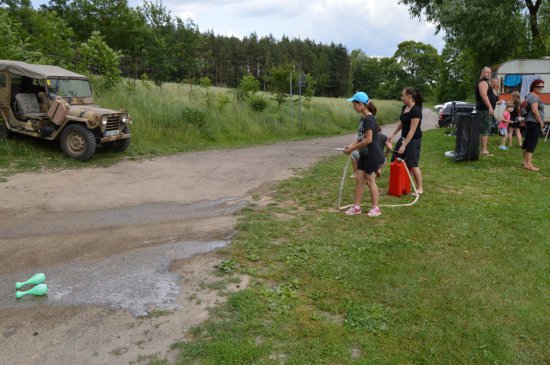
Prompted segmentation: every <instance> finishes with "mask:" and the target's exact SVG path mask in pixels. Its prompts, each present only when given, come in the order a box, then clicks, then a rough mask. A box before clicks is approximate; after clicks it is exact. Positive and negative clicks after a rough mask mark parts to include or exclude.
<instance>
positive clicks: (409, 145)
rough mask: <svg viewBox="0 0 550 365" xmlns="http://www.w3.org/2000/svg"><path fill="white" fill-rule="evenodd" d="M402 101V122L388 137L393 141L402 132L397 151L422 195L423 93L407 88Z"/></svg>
mask: <svg viewBox="0 0 550 365" xmlns="http://www.w3.org/2000/svg"><path fill="white" fill-rule="evenodd" d="M401 100H402V101H403V104H404V105H403V108H402V109H401V115H400V116H399V120H400V121H401V122H400V123H397V127H395V130H394V131H393V133H392V134H390V135H389V136H388V141H391V140H393V137H394V136H395V134H396V133H397V132H399V131H400V130H401V138H400V139H399V141H398V142H397V143H396V145H395V149H396V150H397V153H398V154H399V155H403V156H404V157H405V158H404V160H405V162H406V164H407V167H408V168H409V169H410V170H411V171H412V174H413V177H414V181H415V182H416V192H417V193H418V194H422V193H423V192H424V188H423V186H422V172H421V171H420V168H419V167H418V162H419V161H420V149H421V147H422V130H421V129H420V125H421V124H422V93H421V92H420V90H414V89H413V88H411V87H407V88H405V89H403V92H402V93H401ZM394 157H395V155H394ZM392 161H393V158H392Z"/></svg>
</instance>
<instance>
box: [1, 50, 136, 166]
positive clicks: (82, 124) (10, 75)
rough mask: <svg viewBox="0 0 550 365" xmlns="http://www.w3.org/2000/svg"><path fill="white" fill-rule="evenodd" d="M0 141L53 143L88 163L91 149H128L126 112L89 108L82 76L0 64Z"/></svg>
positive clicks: (89, 96)
mask: <svg viewBox="0 0 550 365" xmlns="http://www.w3.org/2000/svg"><path fill="white" fill-rule="evenodd" d="M0 110H1V117H0V136H1V137H4V138H8V137H9V136H10V134H12V133H19V134H24V135H28V136H32V137H36V138H41V139H46V140H52V141H53V140H59V144H60V146H61V150H62V151H63V152H64V153H65V155H67V156H69V157H72V158H75V159H77V160H81V161H85V160H88V159H90V158H91V157H92V156H93V155H94V153H95V150H96V147H97V145H99V144H101V145H103V146H104V147H107V148H110V149H112V150H115V151H118V152H122V151H125V150H126V149H127V148H128V146H129V145H130V128H129V124H131V120H130V117H129V115H128V113H127V112H126V110H123V109H121V110H110V109H104V108H101V107H100V106H99V105H97V104H94V101H93V97H92V88H91V85H90V81H89V79H88V78H87V77H86V76H83V75H79V74H77V73H74V72H71V71H68V70H65V69H63V68H60V67H56V66H48V65H34V64H28V63H25V62H19V61H6V60H0Z"/></svg>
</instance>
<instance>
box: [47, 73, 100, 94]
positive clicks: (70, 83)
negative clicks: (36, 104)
mask: <svg viewBox="0 0 550 365" xmlns="http://www.w3.org/2000/svg"><path fill="white" fill-rule="evenodd" d="M46 87H47V90H48V95H49V96H50V97H52V96H53V97H55V96H61V97H62V98H91V97H92V86H91V85H90V80H88V79H67V78H56V77H50V78H48V79H47V80H46Z"/></svg>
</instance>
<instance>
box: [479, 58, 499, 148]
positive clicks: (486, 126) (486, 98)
mask: <svg viewBox="0 0 550 365" xmlns="http://www.w3.org/2000/svg"><path fill="white" fill-rule="evenodd" d="M491 74H492V71H491V68H489V67H483V68H482V69H481V74H480V78H479V80H478V82H477V84H476V88H475V92H476V109H477V110H478V112H479V117H480V120H481V151H480V154H481V156H494V155H493V154H492V153H490V152H489V150H488V149H487V145H488V143H489V134H491V122H492V121H493V116H494V115H495V106H496V104H497V96H496V95H495V93H494V92H493V89H492V88H491V86H490V85H489V80H490V79H491Z"/></svg>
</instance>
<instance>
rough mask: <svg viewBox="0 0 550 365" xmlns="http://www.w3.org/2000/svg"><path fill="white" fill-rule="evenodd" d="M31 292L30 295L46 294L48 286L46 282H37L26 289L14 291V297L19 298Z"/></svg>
mask: <svg viewBox="0 0 550 365" xmlns="http://www.w3.org/2000/svg"><path fill="white" fill-rule="evenodd" d="M27 294H31V295H44V294H48V286H47V285H46V284H38V285H36V286H33V287H32V288H30V289H29V290H27V291H19V290H18V291H16V292H15V297H16V298H17V299H19V298H21V297H22V296H24V295H27Z"/></svg>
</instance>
